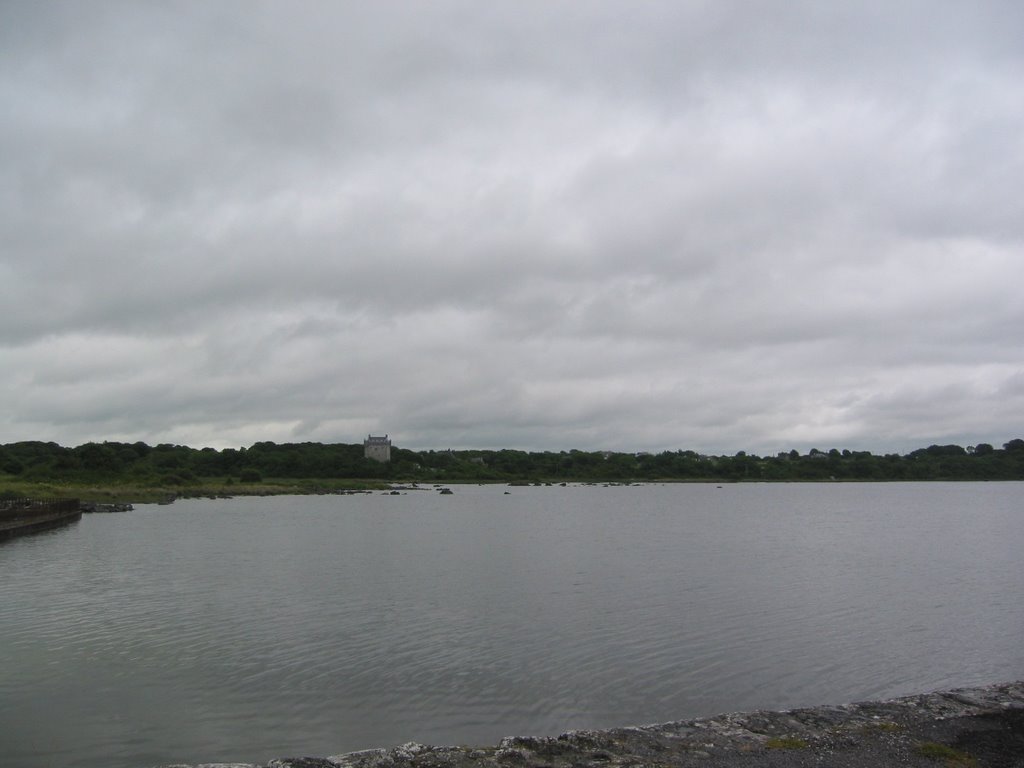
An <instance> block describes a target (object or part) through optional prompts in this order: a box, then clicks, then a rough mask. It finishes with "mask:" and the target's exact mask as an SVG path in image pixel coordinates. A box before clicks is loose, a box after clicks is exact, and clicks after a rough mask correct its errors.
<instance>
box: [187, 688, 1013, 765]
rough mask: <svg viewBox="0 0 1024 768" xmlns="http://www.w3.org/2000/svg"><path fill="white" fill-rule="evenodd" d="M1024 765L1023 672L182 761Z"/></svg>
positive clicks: (277, 763) (282, 762) (288, 763)
mask: <svg viewBox="0 0 1024 768" xmlns="http://www.w3.org/2000/svg"><path fill="white" fill-rule="evenodd" d="M564 766H580V767H581V768H617V767H619V766H622V767H623V768H625V767H627V766H628V767H630V768H633V767H636V768H639V766H665V767H666V768H676V767H678V768H687V767H689V766H699V767H700V768H716V767H718V768H721V767H726V766H728V767H730V768H731V767H732V766H735V767H736V768H740V767H743V768H746V767H747V766H750V767H755V766H757V767H760V766H765V767H776V768H803V767H804V766H830V767H831V768H862V767H866V766H910V767H911V768H914V767H915V766H919V767H921V768H927V767H932V768H934V767H935V766H940V767H944V766H976V767H977V768H1013V767H1015V766H1021V767H1024V681H1017V682H1012V683H1001V684H997V685H990V686H985V687H979V688H963V689H957V690H952V691H943V692H936V693H927V694H920V695H916V696H906V697H903V698H899V699H892V700H889V701H872V702H862V703H858V704H847V705H842V706H823V707H812V708H807V709H794V710H789V711H786V712H763V711H759V712H746V713H733V714H723V715H717V716H715V717H708V718H700V719H697V720H685V721H679V722H672V723H661V724H658V725H644V726H638V727H631V728H615V729H611V730H605V731H571V732H569V733H565V734H562V735H561V736H558V737H543V738H539V737H524V736H515V737H509V738H505V739H502V741H501V742H500V743H499V744H498V745H496V746H491V747H431V746H426V745H423V744H415V743H410V744H403V745H402V746H400V747H393V748H391V749H373V750H366V751H363V752H352V753H349V754H345V755H335V756H332V757H300V758H283V759H279V760H272V761H271V762H270V763H268V764H266V765H263V766H252V765H237V764H230V765H229V764H216V763H209V764H203V765H202V766H193V767H187V766H175V767H174V768H215V767H216V768H562V767H564Z"/></svg>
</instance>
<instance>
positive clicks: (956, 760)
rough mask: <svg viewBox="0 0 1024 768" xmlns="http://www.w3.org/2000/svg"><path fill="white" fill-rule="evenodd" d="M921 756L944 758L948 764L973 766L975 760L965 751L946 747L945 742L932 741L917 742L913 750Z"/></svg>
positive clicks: (975, 763) (935, 758)
mask: <svg viewBox="0 0 1024 768" xmlns="http://www.w3.org/2000/svg"><path fill="white" fill-rule="evenodd" d="M915 751H916V752H917V754H919V755H921V756H922V757H928V758H931V759H933V760H944V761H945V762H946V765H948V766H973V765H977V762H976V761H975V759H974V758H973V757H971V756H970V755H968V754H967V753H966V752H961V751H959V750H956V749H953V748H952V747H947V746H946V745H945V744H938V743H936V742H934V741H926V742H924V743H923V744H918V745H917V748H916V750H915Z"/></svg>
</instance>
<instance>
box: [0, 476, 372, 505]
mask: <svg viewBox="0 0 1024 768" xmlns="http://www.w3.org/2000/svg"><path fill="white" fill-rule="evenodd" d="M388 487H389V485H388V484H387V483H383V482H381V481H379V480H349V479H344V480H339V479H303V480H294V479H274V478H270V479H267V480H262V481H260V482H256V483H245V482H240V481H238V480H233V479H232V478H223V479H218V478H205V479H203V480H201V481H196V482H194V483H183V484H173V485H170V484H159V483H157V484H149V483H139V482H124V483H116V482H105V483H88V482H74V481H50V482H30V481H23V480H19V479H17V478H13V477H7V478H4V477H0V496H8V497H15V496H19V497H21V496H23V497H28V498H60V499H81V500H82V501H95V502H97V503H102V504H111V503H119V504H158V503H165V502H168V501H172V500H174V499H180V498H223V497H229V496H276V495H283V494H299V495H304V494H321V493H341V492H345V491H367V490H383V489H386V488H388Z"/></svg>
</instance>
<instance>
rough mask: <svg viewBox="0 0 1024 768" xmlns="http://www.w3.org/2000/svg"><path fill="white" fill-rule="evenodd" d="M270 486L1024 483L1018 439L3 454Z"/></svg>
mask: <svg viewBox="0 0 1024 768" xmlns="http://www.w3.org/2000/svg"><path fill="white" fill-rule="evenodd" d="M269 479H324V480H328V479H331V480H343V479H353V480H355V479H361V480H376V481H382V482H390V481H396V482H397V481H405V482H410V481H439V482H460V481H464V482H477V481H479V482H551V481H645V480H680V481H686V480H690V481H700V480H710V481H773V480H776V481H793V480H812V481H814V480H818V481H820V480H1024V440H1021V439H1016V440H1011V441H1009V442H1008V443H1005V444H1004V445H1003V446H1002V447H1001V448H996V447H994V446H992V445H989V444H987V443H980V444H978V445H975V446H969V447H967V448H964V447H961V446H959V445H931V446H929V447H927V448H921V449H918V450H915V451H911V452H910V453H907V454H903V455H901V454H885V455H874V454H872V453H870V452H868V451H849V450H839V449H835V448H833V449H831V450H817V449H812V450H811V451H809V452H808V453H805V454H801V453H799V452H798V451H795V450H793V451H789V452H783V453H779V454H777V455H775V456H756V455H753V454H747V453H745V452H743V451H740V452H739V453H737V454H735V455H733V456H705V455H701V454H698V453H695V452H694V451H682V450H680V451H664V452H662V453H616V452H609V451H577V450H571V451H559V452H550V451H544V452H527V451H516V450H471V451H411V450H406V449H403V448H398V447H395V448H393V449H392V461H391V462H390V463H388V464H381V463H377V462H374V461H370V460H367V459H365V458H363V446H362V445H361V444H341V443H335V444H323V443H282V444H278V443H271V442H262V443H256V444H255V445H253V446H252V447H250V448H239V449H230V448H228V449H224V450H215V449H213V448H202V449H196V448H189V447H186V446H182V445H170V444H162V445H156V446H149V445H146V444H145V443H114V442H104V443H86V444H84V445H80V446H78V447H76V448H66V447H62V446H60V445H58V444H56V443H44V442H18V443H9V444H6V445H2V446H0V491H3V489H4V484H5V481H6V482H7V483H8V484H11V483H14V482H19V483H24V482H29V483H44V482H66V483H135V484H138V485H159V486H171V487H174V486H187V485H192V484H195V483H198V482H203V481H217V482H227V483H229V484H230V483H232V482H235V481H238V482H242V483H254V482H261V481H266V480H269Z"/></svg>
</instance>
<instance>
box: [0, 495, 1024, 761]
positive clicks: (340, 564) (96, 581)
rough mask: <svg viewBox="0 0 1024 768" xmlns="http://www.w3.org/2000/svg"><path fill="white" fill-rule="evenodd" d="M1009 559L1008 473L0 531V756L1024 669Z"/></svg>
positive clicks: (174, 514)
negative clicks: (988, 479)
mask: <svg viewBox="0 0 1024 768" xmlns="http://www.w3.org/2000/svg"><path fill="white" fill-rule="evenodd" d="M506 490H511V494H510V495H505V491H506ZM1022 552H1024V484H1021V483H990V484H982V483H977V484H968V483H941V484H940V483H934V484H913V483H907V484H877V485H876V484H828V485H816V484H780V485H760V484H757V485H753V484H752V485H726V486H723V487H721V488H718V487H716V486H714V485H673V486H658V485H651V486H642V487H611V488H603V487H568V488H561V487H547V488H512V489H507V488H505V487H502V486H488V487H476V486H472V487H456V488H455V495H452V496H442V495H439V494H437V493H436V492H435V491H433V490H422V491H413V492H409V493H408V494H406V495H402V496H388V495H380V494H374V495H357V496H329V497H271V498H263V499H233V500H221V501H198V500H196V501H179V502H177V503H175V504H173V505H171V506H166V507H164V506H140V507H138V508H136V510H135V511H134V512H130V513H126V514H117V515H91V516H86V517H85V518H83V520H82V521H81V522H80V523H78V524H76V525H73V526H71V527H68V528H65V529H61V530H57V531H52V532H48V533H45V534H41V535H37V536H32V537H26V538H21V539H16V540H13V541H10V542H7V543H5V544H3V545H0V584H2V589H3V593H2V598H0V762H2V763H3V764H4V765H11V766H17V767H18V768H42V767H44V766H51V765H53V766H56V765H60V766H69V767H71V768H93V767H96V768H99V767H100V766H102V767H103V768H143V767H144V766H151V765H158V764H161V763H164V764H166V763H173V762H212V761H260V760H268V759H270V758H272V757H280V756H286V755H292V756H294V755H329V754H338V753H340V752H346V751H351V750H356V749H363V748H369V747H376V746H389V745H394V744H398V743H402V742H406V741H410V740H415V741H421V742H426V743H434V744H452V743H476V744H490V743H494V742H495V741H496V740H497V739H499V738H500V737H502V736H505V735H513V734H533V735H554V734H558V733H561V732H563V731H565V730H568V729H571V728H583V727H607V726H614V725H626V724H638V723H647V722H657V721H665V720H673V719H681V718H685V717H693V716H698V715H710V714H714V713H716V712H721V711H729V710H738V709H752V708H761V707H770V708H786V707H793V706H800V705H810V704H820V703H839V702H843V701H851V700H858V699H865V698H874V697H880V696H895V695H900V694H904V693H911V692H916V691H919V690H924V689H932V688H938V687H945V686H956V685H970V684H979V683H987V682H996V681H1000V680H1008V679H1019V678H1022V677H1024V642H1022V641H1021V638H1022V637H1024V600H1022V595H1024V557H1022V555H1021V553H1022Z"/></svg>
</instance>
